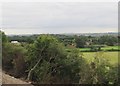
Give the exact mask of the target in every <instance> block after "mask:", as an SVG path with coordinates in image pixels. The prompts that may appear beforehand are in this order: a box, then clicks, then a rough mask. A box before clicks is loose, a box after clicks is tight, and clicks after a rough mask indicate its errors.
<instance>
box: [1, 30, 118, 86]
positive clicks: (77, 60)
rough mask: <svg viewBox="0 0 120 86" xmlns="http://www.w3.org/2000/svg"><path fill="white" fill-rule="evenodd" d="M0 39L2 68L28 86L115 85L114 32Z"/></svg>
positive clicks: (115, 46)
mask: <svg viewBox="0 0 120 86" xmlns="http://www.w3.org/2000/svg"><path fill="white" fill-rule="evenodd" d="M0 33H1V36H2V39H1V40H2V67H3V71H5V72H6V73H7V74H9V75H11V76H14V77H16V78H19V79H22V80H24V81H27V82H28V81H30V82H31V83H32V84H117V83H118V78H119V76H118V70H119V69H120V64H119V63H118V53H119V52H120V45H119V41H120V37H119V35H118V33H104V34H102V35H99V34H98V33H94V34H33V35H6V34H5V32H3V31H1V32H0Z"/></svg>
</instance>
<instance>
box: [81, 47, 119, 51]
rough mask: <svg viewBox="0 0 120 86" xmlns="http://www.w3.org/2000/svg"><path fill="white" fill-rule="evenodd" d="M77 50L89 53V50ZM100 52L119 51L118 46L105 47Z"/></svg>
mask: <svg viewBox="0 0 120 86" xmlns="http://www.w3.org/2000/svg"><path fill="white" fill-rule="evenodd" d="M79 50H80V51H83V52H84V51H90V50H91V48H80V49H79ZM101 50H102V51H113V50H114V51H115V50H116V51H117V50H119V51H120V46H105V47H102V48H101Z"/></svg>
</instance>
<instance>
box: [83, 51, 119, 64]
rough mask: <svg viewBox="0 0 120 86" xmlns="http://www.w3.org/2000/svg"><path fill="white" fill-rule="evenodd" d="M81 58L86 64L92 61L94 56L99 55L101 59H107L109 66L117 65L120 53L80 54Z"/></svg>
mask: <svg viewBox="0 0 120 86" xmlns="http://www.w3.org/2000/svg"><path fill="white" fill-rule="evenodd" d="M82 53H83V57H84V58H86V59H87V61H88V62H91V61H93V58H94V57H95V55H96V54H100V57H101V58H105V59H107V60H108V61H109V62H110V63H111V64H117V63H118V53H120V52H117V51H116V52H99V53H98V52H82Z"/></svg>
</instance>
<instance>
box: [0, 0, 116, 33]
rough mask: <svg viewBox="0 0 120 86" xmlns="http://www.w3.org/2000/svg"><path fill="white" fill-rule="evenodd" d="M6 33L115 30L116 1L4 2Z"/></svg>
mask: <svg viewBox="0 0 120 86" xmlns="http://www.w3.org/2000/svg"><path fill="white" fill-rule="evenodd" d="M1 7H2V16H1V17H2V30H3V31H5V33H6V34H39V33H88V32H90V33H92V32H117V31H118V28H117V26H118V3H117V2H19V3H18V2H5V3H3V4H2V6H1Z"/></svg>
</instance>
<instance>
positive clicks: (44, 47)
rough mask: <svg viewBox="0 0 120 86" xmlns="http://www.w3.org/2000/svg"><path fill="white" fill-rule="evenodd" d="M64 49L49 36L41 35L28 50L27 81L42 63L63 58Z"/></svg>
mask: <svg viewBox="0 0 120 86" xmlns="http://www.w3.org/2000/svg"><path fill="white" fill-rule="evenodd" d="M63 51H64V49H63V46H62V44H60V43H58V40H57V39H56V38H54V37H52V36H50V35H41V36H39V37H38V38H37V40H36V41H35V42H34V43H33V44H31V45H30V47H29V48H28V52H29V53H28V58H27V62H28V63H29V66H30V71H29V73H28V78H27V79H28V80H30V79H31V76H32V74H33V72H36V71H35V70H37V69H36V68H37V67H41V66H40V65H41V64H42V62H48V64H49V63H50V66H52V62H53V63H54V61H55V60H56V61H57V60H60V58H63V57H64V52H63ZM46 71H47V70H46Z"/></svg>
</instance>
